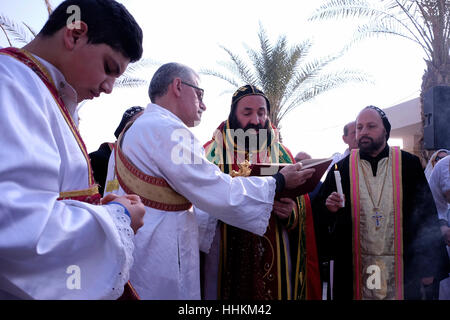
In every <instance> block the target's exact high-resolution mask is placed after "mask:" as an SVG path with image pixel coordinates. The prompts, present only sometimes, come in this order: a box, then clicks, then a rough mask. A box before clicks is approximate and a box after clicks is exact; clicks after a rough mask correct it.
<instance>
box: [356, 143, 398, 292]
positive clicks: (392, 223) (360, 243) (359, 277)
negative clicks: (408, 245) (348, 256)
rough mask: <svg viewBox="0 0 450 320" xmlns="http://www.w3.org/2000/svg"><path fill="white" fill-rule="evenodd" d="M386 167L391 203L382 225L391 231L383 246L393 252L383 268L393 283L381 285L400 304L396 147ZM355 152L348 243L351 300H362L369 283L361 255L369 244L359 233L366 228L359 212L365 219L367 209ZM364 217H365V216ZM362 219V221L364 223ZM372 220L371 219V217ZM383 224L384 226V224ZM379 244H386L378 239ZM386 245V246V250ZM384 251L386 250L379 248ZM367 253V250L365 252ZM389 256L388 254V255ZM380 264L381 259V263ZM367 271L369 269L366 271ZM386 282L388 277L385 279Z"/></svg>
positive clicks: (357, 156)
mask: <svg viewBox="0 0 450 320" xmlns="http://www.w3.org/2000/svg"><path fill="white" fill-rule="evenodd" d="M389 158H390V159H389V161H390V162H388V164H387V165H389V163H390V168H389V167H387V168H386V170H388V171H387V172H386V174H389V173H390V174H391V176H392V199H393V204H392V205H393V206H392V207H393V216H390V217H384V219H385V221H389V225H388V226H387V228H392V227H393V228H394V230H393V232H392V230H389V231H390V232H391V233H392V234H393V239H391V240H392V242H390V240H389V241H387V242H386V243H388V242H389V243H390V244H391V245H392V248H393V250H392V251H393V252H392V254H393V256H394V257H393V266H392V267H389V266H387V267H386V266H384V267H386V269H392V268H393V270H394V271H393V272H392V274H393V279H386V280H385V285H386V286H388V287H391V288H393V291H394V293H393V295H392V296H391V297H390V298H393V299H396V300H403V298H404V296H403V291H404V288H403V228H402V223H403V217H402V211H403V206H402V201H403V193H402V161H401V150H400V148H399V147H391V149H390V156H389ZM360 167H361V163H360V157H359V150H352V152H351V154H350V166H349V171H350V198H351V214H352V239H353V241H352V242H353V245H352V249H353V293H354V297H353V298H354V299H355V300H361V299H364V298H365V297H364V295H363V292H364V291H366V292H367V290H366V288H364V286H366V285H367V286H368V284H367V283H366V282H365V280H366V281H369V280H367V279H366V277H365V275H366V273H369V274H370V271H369V272H368V271H367V270H364V268H365V267H367V266H365V265H364V263H363V260H364V257H363V256H364V255H365V254H367V250H368V248H369V247H370V244H369V243H368V242H367V241H366V239H365V238H366V236H367V235H366V232H367V229H363V226H364V228H367V227H368V225H369V224H368V223H367V221H364V222H363V223H362V222H361V218H363V216H362V212H366V213H365V214H366V215H367V212H368V209H367V208H361V205H362V201H361V189H360V188H361V186H362V185H363V184H364V177H361V176H360V172H361V171H360V170H362V168H360ZM381 200H383V199H381ZM366 217H367V216H366ZM366 217H365V219H367V218H366ZM372 217H375V216H372ZM386 223H387V222H386ZM380 241H386V239H384V238H383V240H381V239H380ZM388 246H389V245H386V247H388ZM383 250H386V248H383ZM369 251H370V249H369ZM388 255H389V254H388ZM381 261H382V259H381ZM368 270H369V269H368ZM388 278H389V277H388Z"/></svg>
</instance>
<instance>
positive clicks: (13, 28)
mask: <svg viewBox="0 0 450 320" xmlns="http://www.w3.org/2000/svg"><path fill="white" fill-rule="evenodd" d="M0 25H2V27H3V28H2V29H3V30H5V31H6V32H7V33H8V35H9V36H10V38H12V39H13V41H18V42H21V43H25V44H26V43H28V42H30V41H31V37H30V35H29V33H28V32H27V31H26V30H28V29H24V28H23V27H22V26H21V25H20V24H17V23H16V22H14V21H12V20H11V19H9V18H8V17H6V16H5V15H2V14H0Z"/></svg>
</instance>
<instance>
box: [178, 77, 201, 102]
mask: <svg viewBox="0 0 450 320" xmlns="http://www.w3.org/2000/svg"><path fill="white" fill-rule="evenodd" d="M181 83H182V84H185V85H187V86H189V87H191V88H194V89H195V91H196V92H197V98H198V101H199V102H203V94H204V93H205V90H203V89H202V88H199V87H196V86H194V85H193V84H190V83H187V82H184V81H181Z"/></svg>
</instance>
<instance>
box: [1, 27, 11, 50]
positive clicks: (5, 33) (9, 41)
mask: <svg viewBox="0 0 450 320" xmlns="http://www.w3.org/2000/svg"><path fill="white" fill-rule="evenodd" d="M0 29H2V31H3V34H4V35H5V37H6V40H7V41H8V44H9V46H10V47H12V42H11V40H10V39H9V37H8V32H6V30H5V28H4V27H3V25H2V24H0Z"/></svg>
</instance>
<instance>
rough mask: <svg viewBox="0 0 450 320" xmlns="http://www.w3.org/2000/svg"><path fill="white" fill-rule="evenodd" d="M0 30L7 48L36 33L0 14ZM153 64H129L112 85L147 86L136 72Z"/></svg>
mask: <svg viewBox="0 0 450 320" xmlns="http://www.w3.org/2000/svg"><path fill="white" fill-rule="evenodd" d="M44 3H45V6H46V8H47V12H48V15H49V16H50V14H51V13H52V12H53V8H52V5H51V4H50V1H49V0H44ZM0 30H1V31H2V32H3V34H4V35H5V37H6V40H7V41H8V44H9V46H11V47H12V46H14V45H15V44H17V45H19V44H20V45H25V44H27V43H28V42H30V41H31V40H33V39H34V38H35V37H36V35H37V33H36V32H35V31H34V30H33V29H32V28H31V27H30V26H29V25H28V24H26V23H25V22H22V23H21V24H19V23H17V22H15V21H13V20H11V19H9V18H8V17H6V16H5V15H3V14H1V13H0ZM151 64H155V63H154V62H152V61H151V60H150V59H141V60H139V61H138V62H135V63H133V64H130V65H129V66H128V68H127V70H125V72H124V73H123V74H122V75H121V76H120V77H119V78H118V79H117V81H116V82H115V83H114V87H115V88H135V87H141V86H143V85H147V83H148V81H147V80H145V79H144V78H142V77H137V76H136V74H137V73H138V71H140V70H143V69H145V68H147V67H148V66H149V65H151Z"/></svg>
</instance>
